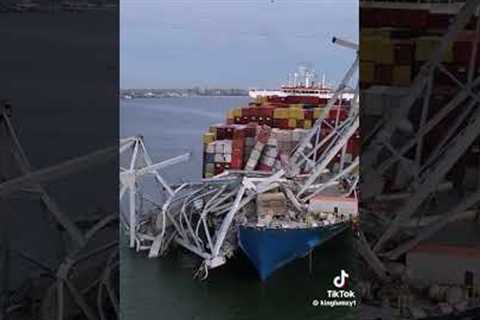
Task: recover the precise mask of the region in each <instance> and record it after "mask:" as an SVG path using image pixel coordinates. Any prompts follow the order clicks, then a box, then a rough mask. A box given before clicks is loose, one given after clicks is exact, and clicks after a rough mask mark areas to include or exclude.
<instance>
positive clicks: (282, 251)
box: [238, 223, 348, 281]
mask: <svg viewBox="0 0 480 320" xmlns="http://www.w3.org/2000/svg"><path fill="white" fill-rule="evenodd" d="M347 226H348V225H347V224H345V223H337V224H332V225H328V226H321V227H312V228H301V229H270V228H262V227H254V226H240V228H239V231H238V239H239V243H240V247H241V248H242V250H243V252H244V253H245V254H246V255H247V257H248V258H249V260H250V261H251V262H252V263H253V265H254V266H255V268H256V269H257V271H258V274H259V275H260V278H261V279H262V281H263V280H265V279H267V278H268V277H269V276H270V275H271V274H272V273H273V272H274V271H275V270H277V269H279V268H281V267H282V266H284V265H285V264H287V263H289V262H291V261H292V260H295V259H297V258H301V257H304V256H306V255H307V254H308V253H309V252H310V251H311V250H312V249H313V248H315V247H317V246H319V245H321V244H322V243H324V242H326V241H327V240H329V239H331V238H332V237H334V236H335V235H337V234H339V233H341V232H342V231H344V230H346V229H347Z"/></svg>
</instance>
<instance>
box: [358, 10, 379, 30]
mask: <svg viewBox="0 0 480 320" xmlns="http://www.w3.org/2000/svg"><path fill="white" fill-rule="evenodd" d="M378 25H379V23H378V19H377V10H376V9H373V8H360V26H361V27H362V28H376V27H378Z"/></svg>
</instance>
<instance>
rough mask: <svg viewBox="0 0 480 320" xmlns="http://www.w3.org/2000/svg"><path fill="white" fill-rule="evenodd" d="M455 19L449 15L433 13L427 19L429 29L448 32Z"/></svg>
mask: <svg viewBox="0 0 480 320" xmlns="http://www.w3.org/2000/svg"><path fill="white" fill-rule="evenodd" d="M454 18H455V16H453V15H451V14H447V13H431V14H429V15H428V18H427V26H428V28H429V29H440V30H446V29H448V27H449V26H450V24H451V23H452V22H453V19H454Z"/></svg>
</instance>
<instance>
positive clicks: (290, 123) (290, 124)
mask: <svg viewBox="0 0 480 320" xmlns="http://www.w3.org/2000/svg"><path fill="white" fill-rule="evenodd" d="M288 127H289V128H291V129H293V128H296V127H297V120H296V119H288Z"/></svg>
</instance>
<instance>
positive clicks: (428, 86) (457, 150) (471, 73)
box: [359, 0, 480, 280]
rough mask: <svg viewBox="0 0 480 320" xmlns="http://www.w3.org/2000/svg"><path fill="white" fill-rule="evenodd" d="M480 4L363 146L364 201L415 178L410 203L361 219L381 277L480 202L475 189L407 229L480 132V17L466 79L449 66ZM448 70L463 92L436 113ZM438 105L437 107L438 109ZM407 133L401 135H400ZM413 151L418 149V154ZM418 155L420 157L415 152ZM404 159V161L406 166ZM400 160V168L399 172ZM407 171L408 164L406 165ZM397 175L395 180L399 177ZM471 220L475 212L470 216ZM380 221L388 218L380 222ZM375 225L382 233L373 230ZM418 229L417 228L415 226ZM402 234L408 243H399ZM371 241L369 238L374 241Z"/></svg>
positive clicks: (369, 256)
mask: <svg viewBox="0 0 480 320" xmlns="http://www.w3.org/2000/svg"><path fill="white" fill-rule="evenodd" d="M479 6H480V1H478V0H470V1H467V2H466V3H465V4H464V5H463V7H462V8H461V10H460V11H459V12H458V14H457V16H456V19H455V21H454V22H453V23H452V24H451V26H450V27H449V29H448V32H447V33H446V34H445V36H444V37H443V38H442V40H441V43H440V45H439V46H438V48H437V50H435V52H434V53H433V54H432V56H431V58H430V59H429V60H428V61H427V62H426V63H425V64H424V65H423V66H422V68H421V70H420V72H419V73H418V75H417V76H416V78H415V80H414V82H413V84H412V86H411V87H410V90H409V91H408V94H407V95H406V96H405V97H404V98H403V100H402V101H401V105H400V107H399V108H397V109H395V110H393V111H392V114H391V117H389V118H386V119H384V120H383V121H381V122H380V123H379V124H378V126H377V127H376V128H374V129H373V130H371V131H370V135H369V136H368V137H366V138H365V139H364V141H365V142H364V144H363V145H362V172H363V174H362V175H363V176H364V180H365V181H364V184H363V186H362V199H363V200H367V201H365V204H378V203H381V202H382V201H383V200H384V199H388V198H389V196H388V195H384V194H380V192H379V191H381V190H383V189H384V185H385V181H386V179H387V178H391V180H393V181H395V177H396V176H399V175H401V176H404V177H409V181H408V183H407V184H406V185H403V186H401V188H402V190H404V191H405V192H406V193H407V197H408V201H404V202H403V204H401V205H400V206H397V207H394V208H390V209H389V212H379V211H378V207H376V208H368V206H366V207H364V208H362V211H361V221H362V224H363V225H364V226H365V228H364V231H365V232H368V235H369V240H368V241H367V240H366V239H365V237H364V235H363V234H362V235H361V241H359V244H360V248H361V249H360V252H361V253H362V254H363V256H364V257H365V259H366V260H367V261H368V263H369V265H370V266H371V267H372V270H374V271H375V273H376V274H377V276H378V277H379V278H380V279H384V280H385V279H386V278H387V272H386V269H385V266H384V264H383V262H382V261H381V260H382V259H389V260H396V259H398V258H399V257H400V256H402V255H403V254H405V253H406V252H408V251H409V250H411V249H412V248H414V247H415V246H416V245H417V244H418V243H420V242H421V241H423V240H425V239H428V238H429V237H431V236H432V235H433V234H435V233H436V232H437V231H439V230H441V229H442V228H443V227H444V226H445V225H446V224H448V223H449V222H451V221H453V220H455V219H457V218H461V217H465V212H466V210H468V209H470V208H472V207H474V206H475V205H477V204H478V201H479V200H480V190H478V189H477V190H476V191H475V192H473V193H471V194H469V195H468V196H467V197H466V198H464V199H463V200H462V201H461V202H460V203H458V204H457V205H456V206H454V207H453V208H451V209H449V210H448V211H445V212H443V213H442V214H440V215H438V216H437V217H435V218H434V219H430V220H429V222H428V223H426V225H425V226H424V227H425V228H424V229H422V232H418V233H416V234H414V235H413V236H410V237H409V238H408V239H407V240H405V239H404V238H405V234H404V233H403V231H404V230H405V226H406V225H408V222H409V219H410V218H412V217H414V216H415V217H417V218H419V217H421V216H422V214H423V213H422V212H423V209H422V207H421V206H422V205H423V204H425V202H427V201H428V200H429V199H430V198H431V196H432V195H433V194H435V193H436V192H437V191H438V190H439V189H441V188H442V185H445V181H446V174H447V173H448V172H449V171H450V170H451V169H452V167H453V166H454V165H455V164H456V163H457V161H458V160H459V159H460V157H462V156H463V155H464V154H465V152H466V151H467V150H468V149H469V148H470V147H471V146H472V144H473V142H474V141H475V140H477V138H478V137H479V135H480V107H479V102H480V100H479V98H480V97H479V95H478V88H479V85H480V77H478V74H476V73H475V70H477V69H478V61H477V60H476V57H477V56H478V55H477V51H478V42H479V37H480V20H477V25H476V38H475V40H474V42H473V45H472V52H471V58H470V63H469V66H468V70H467V73H466V79H465V81H462V80H460V79H458V78H457V77H456V76H455V75H454V74H452V73H451V72H450V71H449V70H448V69H447V68H446V67H445V66H444V65H443V64H442V60H443V57H444V56H445V53H446V50H447V48H448V47H449V46H450V45H451V44H452V42H453V41H454V39H455V38H456V36H457V35H458V33H459V32H461V31H462V30H464V29H465V26H466V25H467V23H468V22H469V21H470V19H471V18H472V16H474V15H478V12H479ZM439 74H443V75H445V76H447V77H448V78H449V79H451V80H452V82H453V83H455V84H456V85H457V87H458V91H455V93H454V94H452V95H451V96H450V99H449V101H448V102H446V103H445V104H444V106H443V107H442V108H441V109H439V110H438V111H437V112H432V110H433V103H432V99H431V97H432V96H433V95H434V94H435V90H436V82H435V77H437V76H438V75H439ZM419 107H420V108H421V110H420V114H421V116H420V119H419V122H418V123H412V122H411V120H410V119H409V113H410V112H411V110H412V109H413V108H419ZM437 109H438V108H437ZM449 117H450V118H454V121H453V122H452V124H451V125H450V126H449V128H448V130H447V131H446V132H445V133H444V135H443V136H442V137H441V138H440V139H437V141H436V142H435V143H436V144H437V145H436V146H435V148H434V149H433V150H432V151H430V152H426V151H425V139H426V136H427V134H429V133H431V132H432V130H433V129H435V128H436V127H437V126H438V125H439V124H440V123H441V122H442V121H443V120H445V119H447V118H449ZM400 135H403V136H407V138H406V139H398V136H400ZM412 151H413V153H412ZM412 154H413V155H412ZM399 164H403V166H402V165H399ZM395 165H398V166H397V168H398V169H397V171H394V170H392V169H393V168H394V167H395ZM406 168H407V169H406ZM392 175H393V177H392ZM468 216H469V217H471V215H468ZM378 219H381V221H382V222H381V223H378ZM374 221H377V223H373V224H371V226H374V228H375V230H373V229H372V228H370V227H368V225H369V224H370V223H371V222H374ZM410 232H411V230H410ZM399 239H403V240H399ZM367 242H368V243H367Z"/></svg>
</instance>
